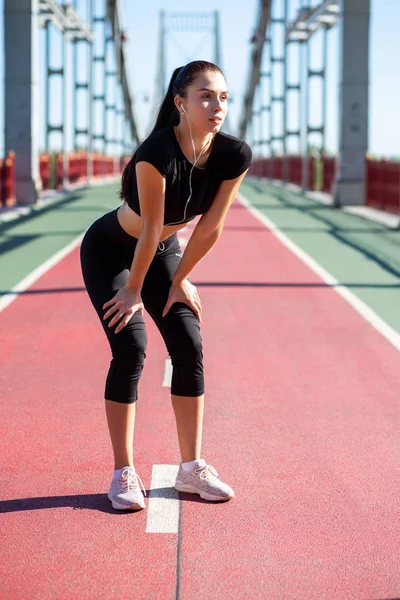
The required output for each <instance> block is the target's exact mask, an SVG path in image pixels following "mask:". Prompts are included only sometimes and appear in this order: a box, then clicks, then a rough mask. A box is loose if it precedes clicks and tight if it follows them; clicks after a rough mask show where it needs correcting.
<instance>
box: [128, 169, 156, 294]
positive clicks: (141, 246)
mask: <svg viewBox="0 0 400 600" xmlns="http://www.w3.org/2000/svg"><path fill="white" fill-rule="evenodd" d="M136 178H137V186H138V194H139V204H140V214H141V217H142V222H143V227H142V231H141V233H140V236H139V240H138V243H137V244H136V249H135V255H134V257H133V261H132V266H131V270H130V272H129V278H128V281H127V284H126V287H127V288H129V289H131V290H134V291H136V292H140V290H141V289H142V286H143V281H144V278H145V276H146V273H147V271H148V269H149V266H150V264H151V261H152V260H153V258H154V255H155V253H156V250H157V246H158V243H159V241H160V235H161V232H162V230H163V227H164V201H165V179H164V177H163V176H162V175H161V174H160V173H159V172H158V170H157V169H156V168H155V167H153V165H151V164H150V163H148V162H145V161H140V162H139V163H137V164H136Z"/></svg>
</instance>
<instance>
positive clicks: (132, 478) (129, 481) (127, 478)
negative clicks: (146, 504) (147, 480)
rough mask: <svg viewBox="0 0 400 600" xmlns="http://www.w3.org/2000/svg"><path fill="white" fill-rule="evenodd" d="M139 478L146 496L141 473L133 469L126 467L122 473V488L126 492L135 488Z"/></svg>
mask: <svg viewBox="0 0 400 600" xmlns="http://www.w3.org/2000/svg"><path fill="white" fill-rule="evenodd" d="M137 479H138V480H139V481H140V485H141V486H142V490H143V493H144V495H145V496H146V490H145V487H144V485H143V482H142V480H141V479H140V477H139V475H138V474H137V473H136V472H135V471H133V470H132V469H124V470H123V471H122V473H121V477H120V482H121V488H122V489H123V490H124V491H125V492H126V491H129V490H130V489H132V488H134V487H135V486H136V485H137Z"/></svg>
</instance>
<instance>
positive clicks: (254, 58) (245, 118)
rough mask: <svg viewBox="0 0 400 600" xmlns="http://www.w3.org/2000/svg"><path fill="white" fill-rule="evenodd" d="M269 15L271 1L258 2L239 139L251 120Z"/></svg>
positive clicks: (244, 134)
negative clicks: (255, 28)
mask: <svg viewBox="0 0 400 600" xmlns="http://www.w3.org/2000/svg"><path fill="white" fill-rule="evenodd" d="M270 15H271V0H259V5H258V16H257V21H256V22H257V24H258V27H257V30H256V32H255V33H254V36H253V38H252V40H251V42H252V44H253V51H252V54H251V58H250V68H249V76H248V82H247V86H246V89H247V93H246V96H245V99H244V103H243V113H242V117H241V119H240V122H239V132H238V135H239V137H240V138H241V139H243V138H245V137H246V130H247V126H248V124H249V122H250V119H251V113H252V106H253V100H254V92H255V89H256V86H257V84H258V82H259V79H260V66H261V60H262V56H263V51H264V42H265V35H266V31H267V27H268V23H269V20H270Z"/></svg>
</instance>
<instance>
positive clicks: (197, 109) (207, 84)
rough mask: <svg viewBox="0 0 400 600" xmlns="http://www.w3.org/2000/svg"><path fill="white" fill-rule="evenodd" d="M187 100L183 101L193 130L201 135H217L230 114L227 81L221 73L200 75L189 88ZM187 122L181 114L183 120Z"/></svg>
mask: <svg viewBox="0 0 400 600" xmlns="http://www.w3.org/2000/svg"><path fill="white" fill-rule="evenodd" d="M186 91H187V95H186V98H183V100H181V102H182V105H183V107H184V108H185V111H186V115H187V116H188V117H189V118H190V122H191V125H192V127H193V128H195V129H196V130H197V131H198V132H201V133H216V132H217V131H219V129H220V128H221V126H222V123H223V122H224V120H225V117H226V113H227V112H228V92H227V87H226V81H225V78H224V76H223V75H221V73H219V72H214V71H205V72H203V73H199V74H198V75H197V77H196V79H195V81H194V82H193V83H192V85H190V86H188V88H187V90H186ZM182 119H183V120H186V116H185V113H181V120H182Z"/></svg>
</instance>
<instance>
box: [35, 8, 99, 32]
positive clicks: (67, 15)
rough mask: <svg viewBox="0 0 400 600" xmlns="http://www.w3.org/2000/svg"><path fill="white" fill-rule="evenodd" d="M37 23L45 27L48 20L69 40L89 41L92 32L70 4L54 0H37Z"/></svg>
mask: <svg viewBox="0 0 400 600" xmlns="http://www.w3.org/2000/svg"><path fill="white" fill-rule="evenodd" d="M38 20H39V25H40V26H41V27H45V26H46V24H47V23H48V22H49V21H50V22H51V23H53V25H54V26H55V27H56V28H57V29H58V30H59V31H61V32H62V33H64V35H65V36H66V38H67V39H68V40H70V41H74V40H77V39H82V40H86V41H88V42H91V41H92V40H93V34H92V32H91V30H90V28H89V27H88V25H86V23H84V22H83V20H82V19H81V17H80V16H79V14H78V13H77V12H76V10H75V8H74V7H73V6H72V4H63V5H59V4H57V2H55V0H39V12H38Z"/></svg>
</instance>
